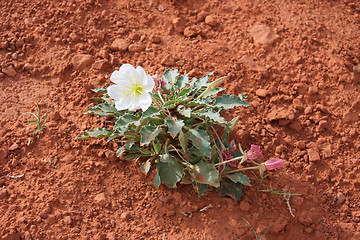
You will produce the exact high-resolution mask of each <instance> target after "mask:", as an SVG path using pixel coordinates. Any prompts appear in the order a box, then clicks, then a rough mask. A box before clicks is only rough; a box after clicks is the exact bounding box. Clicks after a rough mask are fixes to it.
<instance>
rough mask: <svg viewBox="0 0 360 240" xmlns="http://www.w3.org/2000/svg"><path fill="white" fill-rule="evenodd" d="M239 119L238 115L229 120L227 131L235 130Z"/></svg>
mask: <svg viewBox="0 0 360 240" xmlns="http://www.w3.org/2000/svg"><path fill="white" fill-rule="evenodd" d="M239 119H240V115H238V116H236V117H234V118H233V119H231V121H230V127H229V131H230V132H231V131H233V130H234V129H235V126H236V124H237V123H238V122H239Z"/></svg>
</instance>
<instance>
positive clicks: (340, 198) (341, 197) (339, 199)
mask: <svg viewBox="0 0 360 240" xmlns="http://www.w3.org/2000/svg"><path fill="white" fill-rule="evenodd" d="M345 200H346V196H345V195H344V194H343V193H339V194H338V195H337V201H336V203H337V204H338V205H341V204H343V203H344V202H345Z"/></svg>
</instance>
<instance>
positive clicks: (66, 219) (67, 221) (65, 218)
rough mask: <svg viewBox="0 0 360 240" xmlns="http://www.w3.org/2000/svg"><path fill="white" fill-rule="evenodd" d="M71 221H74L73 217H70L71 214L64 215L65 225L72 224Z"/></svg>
mask: <svg viewBox="0 0 360 240" xmlns="http://www.w3.org/2000/svg"><path fill="white" fill-rule="evenodd" d="M71 222H72V220H71V217H70V216H66V217H64V223H65V225H71Z"/></svg>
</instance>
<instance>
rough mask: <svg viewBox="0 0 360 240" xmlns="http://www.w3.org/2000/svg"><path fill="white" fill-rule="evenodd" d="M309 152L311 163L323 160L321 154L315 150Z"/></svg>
mask: <svg viewBox="0 0 360 240" xmlns="http://www.w3.org/2000/svg"><path fill="white" fill-rule="evenodd" d="M307 152H308V155H309V160H310V161H311V162H317V161H320V160H321V158H320V154H319V152H318V151H316V150H315V149H313V148H310V149H308V151H307Z"/></svg>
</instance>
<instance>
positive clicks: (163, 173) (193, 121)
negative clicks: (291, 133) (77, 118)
mask: <svg viewBox="0 0 360 240" xmlns="http://www.w3.org/2000/svg"><path fill="white" fill-rule="evenodd" d="M212 75H213V72H211V73H209V74H207V75H205V76H203V77H201V78H200V79H197V78H193V79H192V80H190V79H189V76H188V75H187V74H185V75H182V76H179V72H178V71H177V70H166V71H165V72H164V73H163V75H162V78H161V79H156V78H153V77H151V76H150V75H148V74H146V73H145V71H144V69H143V68H141V67H137V68H134V67H133V66H131V65H130V64H124V65H122V66H121V67H120V69H119V71H115V72H113V74H112V75H111V77H110V80H111V81H112V82H113V83H115V85H112V86H109V87H103V88H97V89H93V91H94V92H96V93H102V94H103V96H102V97H101V98H96V100H98V101H99V102H100V104H98V105H97V106H94V107H90V108H89V109H88V111H87V112H86V113H87V114H89V113H91V114H95V115H98V116H99V117H103V118H104V119H105V120H106V121H110V122H112V123H113V127H112V129H109V128H97V129H91V130H86V131H85V132H84V133H83V134H81V135H80V136H78V137H77V138H78V139H90V138H107V139H108V141H113V140H114V141H116V142H118V143H119V149H118V150H117V152H116V154H117V156H119V157H121V158H123V159H127V160H130V161H140V162H141V165H140V169H141V171H142V172H144V173H145V174H148V172H149V171H150V169H155V171H156V174H155V177H154V179H153V183H154V185H155V187H157V188H158V187H159V186H160V184H164V185H166V186H168V187H170V188H176V186H177V184H178V183H187V184H192V185H193V187H194V189H195V190H196V191H197V192H198V195H199V196H201V195H202V194H204V193H205V192H206V191H207V190H208V188H209V187H210V186H212V187H215V188H216V190H217V192H218V193H219V194H220V195H222V196H230V197H232V198H234V199H235V200H236V201H240V197H241V194H242V188H243V186H244V185H250V180H249V178H248V177H247V176H246V175H244V174H242V173H241V172H242V171H244V170H250V169H257V170H259V171H260V174H261V175H262V174H263V172H264V171H265V170H267V169H274V168H278V167H279V166H280V165H279V164H276V162H272V163H271V164H269V165H265V163H262V164H259V163H257V162H255V161H254V160H256V159H259V158H261V157H262V156H263V154H262V152H261V150H260V147H259V146H256V145H252V147H251V149H250V150H249V151H248V152H245V151H243V150H242V148H241V146H240V145H237V144H236V143H235V141H231V142H229V133H230V131H232V130H234V128H235V125H236V124H237V122H238V121H239V119H240V118H239V116H236V117H235V118H233V119H231V120H230V121H227V120H226V119H225V118H224V117H223V116H221V114H220V113H221V112H222V111H226V110H228V109H231V108H235V107H248V106H250V104H249V103H248V102H246V101H245V100H244V99H245V97H244V96H243V95H239V96H234V95H228V94H222V95H220V93H221V92H222V91H224V90H225V88H221V87H220V85H221V84H222V83H223V82H224V81H225V79H226V77H221V78H218V79H216V80H214V81H210V78H211V76H212ZM244 164H251V165H255V166H249V167H243V166H242V165H244Z"/></svg>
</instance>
